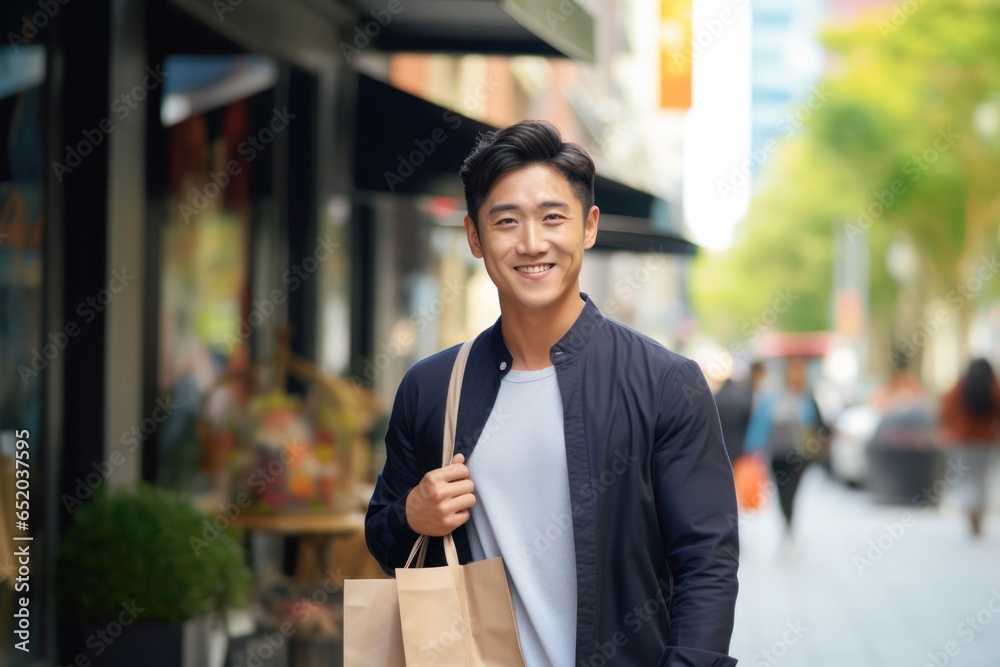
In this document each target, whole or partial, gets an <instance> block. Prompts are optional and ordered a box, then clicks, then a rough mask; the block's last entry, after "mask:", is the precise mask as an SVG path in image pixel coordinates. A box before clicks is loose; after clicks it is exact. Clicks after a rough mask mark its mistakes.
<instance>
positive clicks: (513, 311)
mask: <svg viewBox="0 0 1000 667" xmlns="http://www.w3.org/2000/svg"><path fill="white" fill-rule="evenodd" d="M583 306H584V301H583V299H581V298H580V292H579V290H575V291H573V292H571V293H569V294H568V295H567V297H566V298H564V299H561V300H560V301H559V302H557V303H554V304H552V306H550V307H548V308H545V309H542V310H533V309H526V308H523V307H519V306H512V305H511V304H509V303H505V302H504V299H503V298H502V297H501V299H500V331H501V332H502V333H503V340H504V343H506V345H507V349H508V350H509V351H510V354H511V356H512V357H513V359H514V361H513V366H511V368H516V369H517V370H522V371H534V370H539V369H542V368H547V367H548V366H551V365H552V360H551V359H550V357H549V352H550V350H551V349H552V346H553V345H555V344H556V343H558V342H559V339H561V338H562V337H563V336H565V335H566V332H567V331H569V329H570V327H572V326H573V323H574V322H576V319H577V318H578V317H579V316H580V313H581V312H582V311H583Z"/></svg>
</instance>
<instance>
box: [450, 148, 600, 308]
mask: <svg viewBox="0 0 1000 667" xmlns="http://www.w3.org/2000/svg"><path fill="white" fill-rule="evenodd" d="M598 215H599V211H598V209H597V207H596V206H593V207H591V209H590V210H589V211H586V212H584V211H583V205H582V204H581V202H580V200H579V199H578V198H577V197H576V195H575V194H574V193H573V189H572V187H571V186H570V184H569V180H567V178H566V177H565V176H563V175H562V173H561V172H559V170H558V169H555V168H554V167H550V166H548V165H544V164H535V165H530V166H527V167H522V168H520V169H513V170H511V171H509V172H507V173H505V174H503V175H502V176H500V177H499V178H498V179H497V180H496V181H495V182H494V183H493V186H492V187H491V188H490V191H489V192H488V193H487V195H486V198H485V200H484V201H483V204H482V206H480V208H479V229H478V231H477V230H476V227H475V225H474V224H473V222H472V219H471V218H470V217H469V216H466V218H465V230H466V233H467V235H468V238H469V247H470V248H471V249H472V254H473V255H475V256H476V257H478V258H481V259H482V260H483V263H484V264H485V265H486V271H487V273H489V275H490V278H491V279H492V280H493V283H494V284H495V285H496V286H497V292H498V293H499V296H500V307H501V309H502V310H505V309H508V308H524V309H530V310H544V309H547V308H558V307H559V306H560V305H562V304H565V303H568V302H569V301H570V300H571V299H577V300H579V286H580V281H579V278H580V267H581V266H582V265H583V251H584V249H586V248H590V247H592V246H593V245H594V241H595V240H596V238H597V219H598Z"/></svg>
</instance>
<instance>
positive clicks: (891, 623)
mask: <svg viewBox="0 0 1000 667" xmlns="http://www.w3.org/2000/svg"><path fill="white" fill-rule="evenodd" d="M993 488H994V489H996V488H997V487H996V485H995V484H994V487H993ZM775 500H776V499H771V502H769V504H768V505H767V506H766V507H765V508H764V509H763V510H762V511H761V512H760V513H758V514H757V515H755V516H750V517H747V518H746V519H745V520H744V521H743V523H742V524H741V538H742V562H741V566H740V582H741V589H740V598H739V604H738V606H737V612H736V630H735V633H734V636H733V643H732V655H733V656H734V657H736V658H739V660H740V665H741V666H743V665H745V666H746V667H761V666H769V665H782V666H783V667H797V666H802V667H828V666H829V667H834V666H836V667H869V666H870V667H908V666H909V667H924V665H932V666H935V667H942V666H943V665H951V666H961V667H997V666H998V665H1000V567H998V564H1000V512H998V511H997V510H996V509H993V513H992V516H991V517H990V518H989V519H988V522H987V525H986V535H985V537H984V538H983V539H982V540H980V541H979V542H973V541H972V540H971V539H970V537H969V536H968V530H967V527H966V524H965V523H964V521H963V517H962V516H961V515H960V513H959V510H958V508H957V507H956V506H955V504H954V502H953V501H952V500H951V499H950V498H946V499H945V501H944V502H943V503H942V506H941V507H940V508H939V509H937V510H935V509H929V510H926V511H924V510H921V508H920V507H887V506H876V505H874V504H872V503H871V502H870V501H869V499H868V496H867V495H865V494H864V493H863V492H857V491H851V490H848V489H846V488H844V487H843V486H841V485H839V484H837V483H835V482H833V481H831V480H830V478H829V477H828V476H827V475H826V473H825V472H824V471H823V470H821V469H819V468H813V469H811V470H809V471H807V473H806V476H805V478H804V480H803V482H802V487H801V489H800V494H799V498H798V503H797V506H796V512H797V516H796V525H797V527H798V530H799V538H798V544H797V548H796V549H795V550H794V551H793V552H792V553H790V554H789V553H784V552H783V550H782V548H781V539H780V517H779V513H778V508H777V505H776V502H774V501H775ZM994 500H995V499H994ZM993 504H994V505H995V504H996V503H995V502H994V503H993Z"/></svg>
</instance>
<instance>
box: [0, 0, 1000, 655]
mask: <svg viewBox="0 0 1000 667" xmlns="http://www.w3.org/2000/svg"><path fill="white" fill-rule="evenodd" d="M0 28H2V34H3V35H4V40H3V43H2V44H0V129H2V132H0V367H2V374H0V489H2V492H0V550H2V552H3V557H2V559H0V561H2V564H0V579H2V584H0V612H2V616H3V619H4V621H3V622H4V623H6V624H8V630H7V631H6V632H4V633H3V634H2V635H0V665H32V666H34V665H75V666H79V667H86V666H88V665H108V666H114V665H135V664H140V661H141V664H145V665H150V666H152V665H161V664H162V665H164V666H167V665H170V666H175V665H182V664H183V665H206V666H208V665H211V666H213V667H215V666H220V665H233V666H237V665H238V666H241V667H242V666H248V667H253V666H258V665H275V666H292V667H295V666H299V667H301V666H305V665H314V664H315V665H320V664H322V665H324V666H328V665H332V664H340V662H339V660H340V651H341V648H340V639H341V632H342V621H343V619H342V609H341V585H342V582H343V579H344V578H345V577H377V576H381V572H380V571H379V569H378V567H377V565H375V564H374V562H373V561H372V559H371V558H370V557H369V556H368V553H367V549H366V547H365V545H364V539H363V535H362V531H363V511H364V508H365V506H366V503H367V499H368V497H369V495H370V493H371V489H372V486H373V483H374V478H375V475H376V474H377V473H378V471H379V470H380V468H381V465H382V462H383V460H384V445H383V442H382V438H383V434H384V429H385V420H386V418H387V415H388V411H389V409H390V407H391V402H392V398H393V396H394V394H395V390H396V387H397V385H398V382H399V380H400V379H401V378H402V375H403V373H404V372H405V371H406V369H407V368H408V367H409V366H410V365H411V364H412V363H414V362H415V361H417V360H419V359H420V358H422V357H424V356H427V355H429V354H431V353H433V352H435V351H437V350H439V349H442V348H444V347H447V346H450V345H453V344H455V343H458V342H461V341H463V340H465V339H467V338H468V337H470V336H473V335H475V334H476V333H478V332H479V331H481V330H482V329H484V328H486V327H487V326H489V325H491V324H492V323H493V321H494V320H495V319H496V317H497V316H498V315H499V306H498V304H497V301H496V296H495V294H496V293H495V289H494V287H493V285H492V283H491V282H490V280H489V277H488V276H487V275H486V273H485V270H484V269H483V267H482V265H481V264H480V263H479V262H478V261H477V260H475V259H474V258H473V257H472V256H471V254H470V253H469V251H468V247H467V243H466V240H465V233H464V230H463V228H462V218H463V216H464V214H465V211H464V199H463V197H462V190H461V182H460V180H459V178H458V175H457V170H458V167H459V165H460V163H461V161H462V159H463V158H464V156H465V155H466V154H467V153H468V151H469V150H470V148H471V147H472V145H473V144H474V142H475V140H476V137H477V136H479V135H480V134H481V133H482V132H485V131H488V130H490V129H493V128H499V127H503V126H506V125H508V124H511V123H514V122H516V121H518V120H521V119H524V118H544V119H548V120H550V121H553V122H554V123H556V124H557V125H558V126H559V127H560V129H561V130H562V132H563V134H564V136H565V137H566V138H567V139H568V140H572V141H576V142H578V143H580V144H581V145H583V146H584V147H585V148H586V149H587V150H588V151H589V152H590V154H591V155H592V156H593V157H594V160H595V162H596V163H597V167H598V177H597V183H596V199H597V205H598V206H599V207H600V208H601V221H600V232H599V234H598V239H597V245H596V247H595V248H594V249H593V250H591V251H589V252H588V255H587V261H586V262H585V265H584V269H583V274H582V275H581V283H582V288H583V290H584V291H586V292H587V293H589V294H590V295H591V297H592V298H593V299H594V300H595V301H596V303H597V305H598V306H599V307H600V308H601V310H602V311H603V312H604V313H605V315H607V316H609V317H612V318H614V319H616V320H618V321H620V322H623V323H625V324H627V325H629V326H631V327H634V328H636V329H638V330H639V331H641V332H643V333H645V334H647V335H649V336H652V337H653V338H655V339H657V340H658V341H660V342H662V343H663V344H664V345H666V346H667V347H669V348H671V349H675V350H678V351H679V352H681V353H683V354H686V355H688V356H691V357H693V358H695V359H696V360H697V361H698V362H699V363H700V364H701V366H702V368H703V370H704V372H705V374H706V376H707V377H708V379H709V381H710V383H711V384H712V386H713V388H714V389H716V390H717V391H718V392H719V394H718V395H717V401H718V404H719V408H720V413H721V415H722V419H723V424H724V427H725V430H726V438H727V442H726V444H727V448H728V449H729V451H730V455H731V456H732V459H733V462H734V467H735V468H736V470H737V484H738V491H739V492H740V498H741V507H742V509H741V512H740V515H739V516H738V517H731V518H732V520H733V521H734V522H736V523H738V524H739V527H740V531H741V537H742V543H743V555H742V565H741V582H742V588H741V596H740V601H739V606H738V609H737V624H736V631H735V634H734V637H733V647H732V653H733V655H734V656H735V657H737V658H739V659H740V660H741V664H748V665H751V666H752V667H757V666H758V665H777V664H782V665H788V666H793V665H808V666H810V667H816V666H825V665H858V666H860V665H876V666H883V665H913V666H914V667H917V666H920V665H935V666H938V667H940V666H941V665H970V666H971V665H976V666H995V665H1000V657H998V656H1000V621H997V622H994V617H995V616H996V615H997V614H998V613H1000V571H998V569H997V563H998V562H1000V561H998V555H1000V518H998V517H1000V513H998V512H997V510H998V505H1000V500H998V495H1000V494H998V493H997V486H998V483H1000V482H998V470H997V468H998V465H1000V463H998V461H997V458H998V457H997V456H995V453H996V449H995V448H994V447H993V445H994V444H996V443H997V442H998V441H1000V432H998V431H997V427H996V424H997V422H998V421H1000V389H998V388H997V386H996V381H995V379H994V378H993V373H992V369H991V368H990V367H989V366H988V365H987V366H984V365H983V364H982V363H978V364H973V365H971V366H970V364H969V362H970V361H971V360H974V359H978V360H985V361H987V362H990V363H995V362H997V361H1000V300H998V294H1000V290H998V286H1000V281H998V280H994V278H995V276H996V274H997V272H998V270H1000V263H998V260H997V258H996V252H997V250H998V247H997V246H998V244H1000V187H998V186H997V184H998V183H1000V40H997V39H996V35H997V34H1000V4H998V3H997V2H995V1H994V0H949V1H947V2H944V1H925V0H897V1H896V2H890V1H888V0H826V1H823V0H805V1H796V0H785V1H779V0H758V1H757V2H753V3H751V2H750V1H749V0H702V1H700V2H698V3H693V2H692V1H691V0H621V1H617V2H616V1H614V0H541V1H538V2H529V1H528V0H287V1H286V2H282V3H273V2H268V1H267V0H148V1H145V2H142V1H139V0H133V1H129V0H94V1H92V2H83V1H82V0H5V2H4V3H3V6H2V8H0ZM796 401H799V403H798V405H799V406H800V407H801V406H805V407H804V408H801V409H798V408H795V407H794V405H796V403H795V402H796ZM788 406H793V407H791V408H789V407H788ZM789 415H798V416H795V417H790V416H789ZM783 427H787V428H783ZM776 434H783V439H782V437H778V435H776ZM991 491H992V493H991ZM793 508H794V513H793ZM151 647H153V650H151ZM609 664H611V663H609Z"/></svg>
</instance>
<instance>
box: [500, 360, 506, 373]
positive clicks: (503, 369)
mask: <svg viewBox="0 0 1000 667" xmlns="http://www.w3.org/2000/svg"><path fill="white" fill-rule="evenodd" d="M500 370H502V371H505V370H507V362H506V361H501V362H500Z"/></svg>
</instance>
